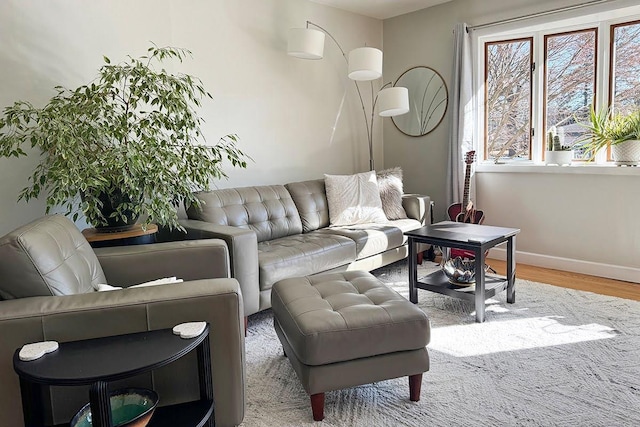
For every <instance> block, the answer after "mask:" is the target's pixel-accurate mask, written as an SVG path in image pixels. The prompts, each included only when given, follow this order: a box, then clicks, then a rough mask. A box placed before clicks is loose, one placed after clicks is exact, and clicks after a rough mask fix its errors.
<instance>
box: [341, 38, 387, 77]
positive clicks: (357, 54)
mask: <svg viewBox="0 0 640 427" xmlns="http://www.w3.org/2000/svg"><path fill="white" fill-rule="evenodd" d="M348 75H349V78H350V79H351V80H357V81H360V82H362V81H369V80H375V79H379V78H380V77H382V51H381V50H380V49H376V48H375V47H359V48H357V49H353V50H352V51H351V52H349V74H348Z"/></svg>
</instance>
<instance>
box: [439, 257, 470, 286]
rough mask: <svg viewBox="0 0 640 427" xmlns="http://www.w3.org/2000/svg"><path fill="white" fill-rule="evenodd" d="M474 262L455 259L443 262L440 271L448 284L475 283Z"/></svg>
mask: <svg viewBox="0 0 640 427" xmlns="http://www.w3.org/2000/svg"><path fill="white" fill-rule="evenodd" d="M475 264H476V261H475V260H473V259H462V258H460V257H455V258H452V259H449V260H447V261H445V263H444V265H443V266H442V271H444V274H445V275H446V276H447V278H448V279H449V282H451V283H453V284H456V285H468V284H471V283H475V282H476V265H475Z"/></svg>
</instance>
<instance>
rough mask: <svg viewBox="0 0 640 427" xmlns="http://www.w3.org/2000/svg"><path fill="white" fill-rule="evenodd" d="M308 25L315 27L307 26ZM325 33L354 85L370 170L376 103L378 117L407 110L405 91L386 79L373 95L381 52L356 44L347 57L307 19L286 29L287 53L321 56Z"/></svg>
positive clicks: (307, 56)
mask: <svg viewBox="0 0 640 427" xmlns="http://www.w3.org/2000/svg"><path fill="white" fill-rule="evenodd" d="M310 25H311V26H313V27H316V28H317V29H314V28H309V26H310ZM325 34H326V35H328V36H329V37H330V38H331V40H333V41H334V43H335V44H336V46H338V49H340V52H342V56H343V58H344V60H345V61H346V62H347V68H348V76H349V78H350V79H351V80H353V83H354V84H355V86H356V91H357V92H358V98H359V99H360V104H361V105H362V113H363V115H364V122H365V126H366V128H367V139H368V142H369V168H370V170H374V161H373V122H374V118H375V109H376V106H377V107H378V115H380V116H382V117H391V116H399V115H401V114H405V113H408V112H409V91H408V90H407V88H405V87H399V86H395V87H394V86H393V85H392V83H391V82H389V83H385V84H384V85H382V87H381V88H380V90H379V91H378V93H376V94H375V96H374V87H373V82H374V80H377V79H379V78H380V77H382V51H381V50H380V49H376V48H374V47H359V48H357V49H354V50H352V51H351V52H349V55H348V56H347V54H346V53H345V52H344V50H343V49H342V46H340V43H338V41H337V40H336V39H335V37H333V36H332V35H331V33H329V32H328V31H327V30H325V29H324V28H322V27H321V26H319V25H317V24H314V23H313V22H311V21H307V26H306V28H292V29H290V30H289V40H288V47H287V54H289V55H291V56H294V57H296V58H301V59H322V56H323V54H324V40H325ZM362 81H369V82H370V85H371V99H372V103H371V109H370V111H367V108H366V106H365V103H364V99H363V98H362V92H361V91H360V86H359V85H358V82H362Z"/></svg>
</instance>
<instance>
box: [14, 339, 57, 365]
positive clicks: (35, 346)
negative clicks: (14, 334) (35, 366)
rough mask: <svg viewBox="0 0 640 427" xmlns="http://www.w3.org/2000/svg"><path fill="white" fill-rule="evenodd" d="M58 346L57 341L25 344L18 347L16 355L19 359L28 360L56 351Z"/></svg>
mask: <svg viewBox="0 0 640 427" xmlns="http://www.w3.org/2000/svg"><path fill="white" fill-rule="evenodd" d="M58 347H59V346H58V342H57V341H41V342H34V343H31V344H25V345H23V346H22V348H21V349H20V353H19V354H18V357H20V360H22V361H25V362H29V361H31V360H36V359H39V358H41V357H42V356H44V355H45V354H46V353H51V352H52V351H56V350H57V349H58Z"/></svg>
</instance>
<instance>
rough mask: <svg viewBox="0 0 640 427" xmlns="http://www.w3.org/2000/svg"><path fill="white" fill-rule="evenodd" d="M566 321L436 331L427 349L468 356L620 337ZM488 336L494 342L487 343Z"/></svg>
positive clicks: (511, 322)
mask: <svg viewBox="0 0 640 427" xmlns="http://www.w3.org/2000/svg"><path fill="white" fill-rule="evenodd" d="M563 320H565V318H564V317H563V316H544V317H530V318H526V319H512V320H503V321H496V322H485V323H474V324H466V325H454V326H445V327H441V328H434V329H432V330H431V343H430V344H429V346H428V347H427V348H428V349H429V350H436V351H441V352H443V353H446V354H449V355H451V356H455V357H469V356H479V355H483V354H491V353H501V352H505V351H518V350H526V349H531V348H541V347H551V346H558V345H565V344H574V343H578V342H584V341H594V340H601V339H609V338H614V337H616V336H617V334H616V333H615V330H614V329H612V328H609V327H607V326H603V325H599V324H597V323H591V324H585V325H570V324H564V323H562V321H563ZM488 336H491V337H492V339H491V340H487V339H486V338H487V337H488Z"/></svg>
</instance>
